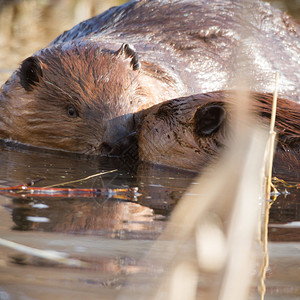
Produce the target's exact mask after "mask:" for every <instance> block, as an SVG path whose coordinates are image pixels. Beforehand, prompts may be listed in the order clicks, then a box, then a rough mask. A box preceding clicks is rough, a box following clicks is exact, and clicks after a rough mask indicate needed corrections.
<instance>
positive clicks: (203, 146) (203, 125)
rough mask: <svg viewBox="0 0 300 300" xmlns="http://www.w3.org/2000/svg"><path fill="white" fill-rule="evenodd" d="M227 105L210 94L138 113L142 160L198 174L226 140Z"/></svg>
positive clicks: (187, 98)
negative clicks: (193, 171) (215, 99)
mask: <svg viewBox="0 0 300 300" xmlns="http://www.w3.org/2000/svg"><path fill="white" fill-rule="evenodd" d="M229 115H230V114H229V113H228V112H227V110H226V107H225V103H224V102H221V101H214V99H213V98H212V97H210V95H209V94H203V95H198V96H197V95H196V96H190V97H184V98H178V99H174V100H170V101H166V102H164V103H162V104H158V105H155V106H153V107H151V108H149V109H147V110H144V111H141V112H139V113H138V114H137V116H138V117H139V118H138V117H136V122H137V123H140V125H139V126H138V127H139V129H138V148H139V157H140V159H141V160H143V161H148V162H152V163H157V164H161V165H167V166H172V167H178V168H183V169H187V170H195V171H198V170H199V168H200V167H203V166H205V165H206V164H207V163H208V162H210V161H211V160H212V159H213V158H214V157H215V156H216V154H218V153H219V152H220V150H221V149H222V148H223V146H224V144H225V140H226V139H227V135H228V132H229V131H228V130H227V127H226V126H225V123H226V121H227V120H228V118H229Z"/></svg>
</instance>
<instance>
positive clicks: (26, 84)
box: [19, 56, 43, 91]
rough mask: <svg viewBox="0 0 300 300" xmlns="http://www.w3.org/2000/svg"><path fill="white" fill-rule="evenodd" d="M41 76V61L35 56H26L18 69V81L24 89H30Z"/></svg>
mask: <svg viewBox="0 0 300 300" xmlns="http://www.w3.org/2000/svg"><path fill="white" fill-rule="evenodd" d="M42 76H43V72H42V66H41V62H40V61H39V60H38V59H37V58H36V57H33V56H31V57H28V58H26V59H25V60H24V61H23V62H22V65H21V67H20V69H19V77H20V83H21V85H22V87H23V88H24V89H25V90H26V91H32V90H33V87H34V86H35V85H36V83H37V82H39V81H40V77H42Z"/></svg>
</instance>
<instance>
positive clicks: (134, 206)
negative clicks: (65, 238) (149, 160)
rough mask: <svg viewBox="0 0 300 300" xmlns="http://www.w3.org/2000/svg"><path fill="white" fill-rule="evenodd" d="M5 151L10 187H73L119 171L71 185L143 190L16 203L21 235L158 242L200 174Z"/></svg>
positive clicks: (1, 158) (4, 174)
mask: <svg viewBox="0 0 300 300" xmlns="http://www.w3.org/2000/svg"><path fill="white" fill-rule="evenodd" d="M12 150H13V149H12V148H7V147H6V148H3V149H2V152H0V163H1V165H2V168H1V170H0V178H5V179H6V182H5V185H6V186H12V185H19V184H24V183H26V182H29V181H31V180H33V179H37V178H41V177H42V178H44V179H43V180H42V181H40V182H38V183H37V185H36V186H48V185H52V184H57V183H62V182H68V181H72V180H76V179H79V178H83V177H87V176H89V175H92V174H96V173H99V172H103V171H107V170H114V169H117V171H116V172H113V173H110V174H105V175H102V176H99V177H95V178H92V179H90V180H86V181H80V182H76V183H73V184H71V185H69V187H73V188H93V189H96V188H122V187H138V192H139V193H140V194H141V195H140V196H139V197H138V198H136V197H132V198H128V200H127V201H124V199H112V198H103V197H101V198H100V197H93V198H88V197H85V198H75V197H65V198H64V197H61V198H57V197H50V196H49V197H45V196H43V197H36V196H34V197H33V196H25V197H17V198H15V199H13V201H12V203H11V204H8V205H6V208H7V209H10V210H11V212H12V217H13V221H14V223H15V226H14V229H16V230H38V231H50V232H66V233H80V234H88V235H91V234H93V235H102V236H109V237H122V238H129V237H130V238H133V237H135V238H138V237H139V236H143V238H144V239H145V238H147V239H153V238H155V237H157V235H158V234H159V233H160V232H161V230H162V229H163V226H164V220H165V218H166V216H167V215H168V214H169V213H170V212H171V210H172V209H173V207H174V205H175V204H176V203H177V201H178V200H179V199H180V197H181V196H182V194H183V193H184V191H185V189H186V188H187V187H188V185H189V184H190V182H191V181H192V180H193V178H194V176H195V174H193V173H189V172H183V171H182V172H181V171H178V170H172V169H169V168H163V167H158V166H151V165H149V164H140V165H139V166H136V168H132V165H130V166H129V167H128V164H126V162H124V161H121V160H118V159H115V158H114V159H108V158H90V159H88V158H85V157H81V156H75V155H66V154H58V153H40V152H37V151H33V150H29V149H26V150H19V151H12Z"/></svg>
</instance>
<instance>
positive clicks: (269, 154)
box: [259, 72, 279, 300]
mask: <svg viewBox="0 0 300 300" xmlns="http://www.w3.org/2000/svg"><path fill="white" fill-rule="evenodd" d="M278 79H279V73H278V72H277V73H276V76H275V89H274V94H273V105H272V114H271V122H270V131H269V140H268V145H267V148H266V154H265V165H266V196H265V214H264V216H265V219H264V223H263V228H262V241H261V242H262V250H263V261H262V264H261V269H260V287H259V292H260V299H261V300H263V299H264V298H265V294H266V284H265V281H266V273H267V269H268V267H269V252H268V225H269V213H270V209H271V205H272V203H270V195H271V186H272V166H273V156H274V149H275V138H276V132H275V130H274V128H275V120H276V109H277V95H278V92H277V90H278Z"/></svg>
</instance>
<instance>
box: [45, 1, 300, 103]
mask: <svg viewBox="0 0 300 300" xmlns="http://www.w3.org/2000/svg"><path fill="white" fill-rule="evenodd" d="M299 32H300V31H299V26H298V25H297V24H296V23H295V22H294V21H293V20H291V19H290V18H289V17H288V16H287V15H286V14H284V13H283V12H281V11H279V10H276V9H274V8H273V7H272V6H271V5H270V4H269V3H264V2H261V1H253V0H248V1H242V2H241V1H235V0H225V1H224V0H222V1H221V0H212V1H209V2H208V1H205V0H186V1H167V0H163V1H159V0H152V1H149V0H142V1H131V2H128V3H126V4H124V5H122V6H119V7H113V8H111V9H109V10H108V11H106V12H104V13H103V14H101V15H99V16H96V17H94V18H92V19H89V20H87V21H84V22H82V23H80V24H78V25H77V26H75V27H74V28H72V29H71V30H69V31H67V32H64V33H63V34H62V35H60V36H58V37H57V38H56V39H55V40H54V41H53V42H52V43H51V45H55V44H58V43H64V42H67V41H70V40H74V42H75V43H80V40H81V39H90V40H94V41H95V40H96V41H97V42H98V43H99V45H101V47H105V46H106V47H107V48H108V49H113V50H116V49H118V47H119V45H120V44H122V43H123V42H126V43H131V44H133V45H134V47H135V48H136V50H137V52H138V53H139V55H140V57H141V60H144V61H147V62H150V63H154V64H157V65H160V66H162V68H165V69H169V71H170V72H173V73H174V75H175V76H179V77H180V78H181V80H182V81H183V83H184V85H185V86H186V87H187V89H186V90H185V91H183V94H182V95H178V96H184V95H188V94H191V93H200V92H207V91H215V90H221V89H228V88H229V89H230V88H232V78H233V77H234V76H233V75H232V74H234V71H235V70H237V69H238V70H239V71H240V72H244V73H246V74H248V76H249V78H251V79H252V84H251V88H252V89H254V90H256V91H260V92H271V91H273V86H274V73H275V71H279V73H280V75H281V80H280V84H279V92H280V94H281V95H282V96H285V97H287V98H289V99H293V100H296V101H298V102H299V101H300V97H299V96H298V95H300V87H299V82H300V39H299ZM241 51H242V52H244V53H245V54H246V55H247V56H248V57H249V61H250V63H251V66H249V64H247V63H245V62H243V61H241V60H239V57H240V54H239V53H240V52H241Z"/></svg>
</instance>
